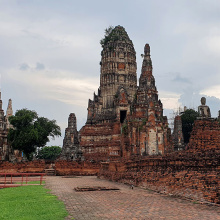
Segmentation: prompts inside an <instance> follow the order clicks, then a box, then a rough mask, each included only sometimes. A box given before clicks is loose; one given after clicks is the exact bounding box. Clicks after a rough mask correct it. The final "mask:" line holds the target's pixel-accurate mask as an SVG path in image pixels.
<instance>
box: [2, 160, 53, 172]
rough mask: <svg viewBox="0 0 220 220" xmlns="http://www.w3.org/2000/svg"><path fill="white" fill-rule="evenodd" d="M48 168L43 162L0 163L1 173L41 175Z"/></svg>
mask: <svg viewBox="0 0 220 220" xmlns="http://www.w3.org/2000/svg"><path fill="white" fill-rule="evenodd" d="M47 167H49V165H47V164H46V163H45V161H43V160H38V161H29V162H18V163H12V162H7V161H0V172H1V173H43V172H44V169H46V168H47Z"/></svg>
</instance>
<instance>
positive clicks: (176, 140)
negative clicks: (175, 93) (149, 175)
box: [172, 115, 185, 151]
mask: <svg viewBox="0 0 220 220" xmlns="http://www.w3.org/2000/svg"><path fill="white" fill-rule="evenodd" d="M172 138H173V145H174V150H175V151H178V150H184V148H185V146H184V138H183V131H182V120H181V117H180V116H179V115H177V116H176V117H175V118H174V130H173V134H172Z"/></svg>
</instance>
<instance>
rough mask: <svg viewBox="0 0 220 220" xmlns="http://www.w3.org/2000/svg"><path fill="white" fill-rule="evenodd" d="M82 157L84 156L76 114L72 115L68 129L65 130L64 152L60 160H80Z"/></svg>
mask: <svg viewBox="0 0 220 220" xmlns="http://www.w3.org/2000/svg"><path fill="white" fill-rule="evenodd" d="M81 157H82V155H81V150H80V147H79V139H78V131H77V124H76V116H75V114H74V113H71V114H70V115H69V118H68V127H67V128H66V130H65V137H64V139H63V147H62V152H61V155H60V157H59V159H60V160H77V159H78V158H80V159H81Z"/></svg>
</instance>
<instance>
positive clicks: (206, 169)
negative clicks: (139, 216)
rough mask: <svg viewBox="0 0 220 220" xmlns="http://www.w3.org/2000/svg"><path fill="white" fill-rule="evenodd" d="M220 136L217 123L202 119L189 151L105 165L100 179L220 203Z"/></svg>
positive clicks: (106, 163)
mask: <svg viewBox="0 0 220 220" xmlns="http://www.w3.org/2000/svg"><path fill="white" fill-rule="evenodd" d="M219 137H220V130H219V124H218V123H216V121H210V120H208V121H207V120H203V121H201V120H199V121H196V122H195V125H194V128H193V133H192V136H191V139H190V142H189V147H188V148H189V149H188V150H185V151H180V152H173V153H170V154H167V155H164V156H151V157H150V156H148V157H145V158H143V157H142V158H141V157H140V159H138V158H134V159H133V160H130V161H121V162H105V163H102V166H101V169H100V173H99V176H100V177H101V178H106V179H109V180H113V181H119V182H123V183H127V184H132V185H136V186H142V187H145V188H148V189H152V190H155V191H158V192H160V193H166V194H173V195H178V196H182V197H186V198H189V199H194V200H199V201H203V202H212V203H218V204H220V145H219Z"/></svg>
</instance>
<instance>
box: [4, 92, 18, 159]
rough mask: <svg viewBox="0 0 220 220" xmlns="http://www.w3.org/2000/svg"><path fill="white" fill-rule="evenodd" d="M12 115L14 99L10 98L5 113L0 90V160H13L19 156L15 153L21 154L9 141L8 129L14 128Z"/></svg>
mask: <svg viewBox="0 0 220 220" xmlns="http://www.w3.org/2000/svg"><path fill="white" fill-rule="evenodd" d="M12 115H13V110H12V100H11V99H9V101H8V108H7V112H6V115H5V113H4V110H3V109H2V100H1V91H0V160H6V161H13V160H16V159H17V157H15V156H16V155H15V154H17V155H19V152H18V151H14V150H13V149H12V147H11V146H10V145H9V144H8V141H7V135H8V130H9V128H12V125H10V123H9V120H8V118H9V117H10V116H12Z"/></svg>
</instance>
